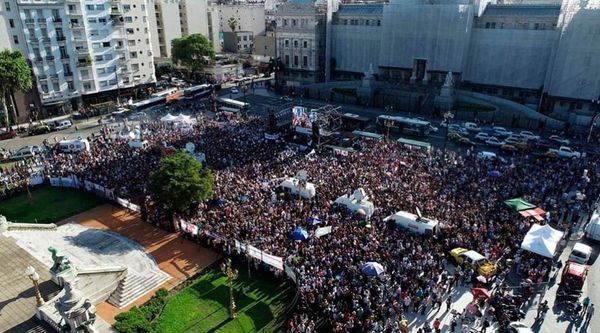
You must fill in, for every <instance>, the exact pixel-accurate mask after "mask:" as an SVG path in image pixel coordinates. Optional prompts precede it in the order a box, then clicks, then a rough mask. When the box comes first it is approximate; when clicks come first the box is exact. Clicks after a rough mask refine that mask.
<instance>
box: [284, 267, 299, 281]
mask: <svg viewBox="0 0 600 333" xmlns="http://www.w3.org/2000/svg"><path fill="white" fill-rule="evenodd" d="M285 273H286V274H287V276H289V277H290V279H292V281H294V283H298V280H297V278H296V272H294V269H293V268H292V266H290V265H285Z"/></svg>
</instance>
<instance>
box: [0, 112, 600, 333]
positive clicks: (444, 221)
mask: <svg viewBox="0 0 600 333" xmlns="http://www.w3.org/2000/svg"><path fill="white" fill-rule="evenodd" d="M263 128H264V126H263V125H262V124H261V122H260V120H258V119H254V118H252V119H249V120H234V121H229V122H227V123H216V122H212V121H207V120H205V119H203V118H199V122H198V123H197V124H196V126H195V127H194V128H193V129H189V130H187V131H176V130H172V129H171V128H170V127H169V126H166V125H164V124H160V123H150V124H145V125H144V126H143V128H142V129H141V131H142V133H143V138H144V139H145V140H148V141H149V142H150V143H151V148H149V149H143V150H140V149H137V150H136V149H132V148H131V147H129V146H128V145H127V142H126V141H125V140H122V139H117V138H115V137H114V136H110V135H104V136H103V137H100V138H97V139H96V140H95V142H94V144H93V148H92V149H91V150H90V151H88V152H83V153H80V154H77V155H65V154H59V153H56V152H53V153H52V154H50V155H49V156H48V157H45V158H39V159H38V160H37V161H36V163H37V164H41V165H43V166H44V167H45V175H46V176H57V175H64V176H66V175H73V174H74V175H77V176H78V177H80V178H81V179H88V180H91V181H93V182H95V183H98V184H100V185H103V186H105V187H107V188H111V189H114V190H115V192H116V193H117V194H118V195H119V196H122V197H127V198H130V199H133V200H138V202H139V200H140V198H143V197H144V196H145V195H147V193H146V191H145V189H146V187H147V185H148V183H147V182H148V179H149V175H150V173H151V172H152V171H153V170H155V169H156V166H157V165H158V163H159V160H160V157H161V156H162V155H163V154H164V153H165V147H167V146H173V147H176V148H182V147H184V146H185V144H186V143H187V142H193V143H194V144H195V145H196V147H197V148H196V149H197V151H201V152H204V153H205V154H206V158H207V165H208V166H209V167H210V168H212V169H213V170H214V174H215V187H214V198H215V199H218V200H219V202H220V204H219V205H213V204H211V202H207V203H202V204H200V205H199V207H198V209H197V211H194V212H193V213H192V214H191V216H188V217H186V218H188V219H189V220H191V221H194V222H195V223H196V224H197V225H198V226H199V228H200V230H201V234H202V235H208V234H216V235H220V236H222V237H223V239H225V240H226V241H225V242H223V241H221V242H219V243H216V244H214V245H215V246H218V247H221V248H222V249H223V250H225V251H230V250H231V247H232V244H231V243H228V241H227V240H229V241H232V240H233V239H238V240H242V241H246V242H249V243H250V244H252V245H254V246H256V247H258V248H260V249H262V250H263V251H265V252H268V253H271V254H273V255H276V256H281V257H283V258H285V261H286V263H287V264H289V265H291V266H293V267H294V268H295V271H296V274H297V276H298V290H299V292H300V301H299V305H298V313H297V314H295V315H294V316H292V319H291V320H290V321H289V323H288V330H289V332H314V331H315V326H316V323H315V320H316V318H317V317H319V316H315V314H320V317H321V318H323V319H324V321H325V325H328V326H327V327H329V329H328V330H330V331H333V332H364V331H376V332H379V331H381V332H384V331H385V332H396V331H398V330H399V325H400V319H401V318H402V316H403V315H405V314H406V313H410V312H412V313H418V314H424V313H427V312H428V311H430V310H431V309H432V308H434V307H436V308H438V309H439V308H442V307H445V309H446V311H448V310H449V308H450V304H451V303H452V302H451V300H452V299H451V298H449V297H451V296H450V295H451V291H452V289H453V288H454V287H455V286H457V285H459V284H469V283H475V281H476V280H475V278H476V277H477V275H478V273H477V272H475V271H474V270H473V269H471V268H469V267H466V266H465V267H462V268H461V269H458V270H457V271H449V270H448V269H447V267H448V265H447V264H448V263H449V262H450V261H451V258H450V257H449V255H448V252H449V250H451V249H453V248H455V247H464V248H467V249H473V250H476V251H478V252H480V253H482V254H483V255H485V256H486V257H488V258H489V259H490V260H491V261H493V262H495V261H498V263H499V265H500V266H501V267H502V266H503V263H505V260H506V259H508V258H515V256H516V257H518V258H522V264H521V261H520V260H519V264H520V266H519V270H520V272H523V274H524V275H525V276H526V277H536V278H537V277H539V276H544V275H547V274H548V270H549V268H548V267H549V263H548V262H545V261H544V260H543V259H539V258H538V259H536V258H535V257H531V256H527V255H525V254H521V253H520V251H518V249H519V245H520V243H521V240H522V238H523V235H524V234H525V233H526V232H527V231H528V230H529V227H530V225H531V222H532V221H531V220H527V219H525V218H523V217H521V216H519V215H518V214H516V213H514V212H513V211H511V210H509V209H507V207H505V206H504V205H503V201H504V200H506V199H510V198H515V197H523V198H524V199H526V200H528V201H530V202H532V203H534V204H536V205H538V206H540V207H542V208H544V209H545V210H546V211H547V212H548V214H547V215H546V216H545V218H546V222H547V223H551V224H552V225H554V226H557V227H558V228H561V229H563V230H566V229H568V228H569V227H570V226H569V225H568V224H564V223H565V221H564V219H563V220H561V219H560V217H561V216H563V214H564V213H565V212H566V211H567V209H568V208H569V207H568V205H567V203H566V200H564V194H565V193H568V192H569V191H571V190H573V189H577V190H580V191H582V192H583V193H584V194H585V195H586V196H587V198H588V200H587V201H585V202H584V205H590V203H591V201H592V198H597V197H598V194H599V193H598V186H597V180H598V174H597V171H598V161H597V160H595V159H591V158H582V159H578V160H573V161H568V162H567V161H563V160H558V159H550V158H543V157H534V156H524V157H520V158H518V159H515V160H509V161H508V162H501V161H496V162H489V161H480V160H478V159H477V158H476V157H475V156H474V155H473V154H470V155H469V156H466V157H462V156H458V155H456V154H454V153H452V152H445V151H441V150H433V151H430V152H426V151H422V150H415V149H409V148H406V147H403V146H400V145H399V144H396V143H395V142H391V141H386V140H384V141H368V140H365V141H361V142H360V143H359V144H358V145H359V148H360V149H359V150H358V152H356V153H352V154H349V155H347V156H340V155H336V154H334V153H333V152H332V151H318V152H316V153H309V154H306V153H305V152H300V151H298V150H296V149H294V148H291V147H289V146H288V145H287V144H286V143H284V142H271V141H266V140H265V139H264V131H263ZM300 170H305V171H306V172H307V174H308V181H309V182H312V183H314V184H315V186H316V196H315V197H314V198H312V199H310V200H297V199H293V198H289V197H287V196H285V195H282V194H278V193H276V192H275V187H276V186H277V184H278V182H279V181H281V177H284V176H293V175H295V174H296V173H297V172H298V171H300ZM492 170H494V171H497V172H498V173H497V175H499V176H494V177H491V176H490V171H492ZM584 170H587V171H584ZM32 171H33V169H31V168H30V166H23V167H18V168H16V169H15V170H14V171H13V172H5V173H3V174H2V179H1V181H2V184H1V185H2V186H3V187H4V188H6V187H7V186H12V187H14V186H18V184H21V183H22V182H23V181H24V180H25V179H26V177H28V173H31V172H32ZM584 173H585V175H586V176H587V178H586V177H583V175H584ZM357 188H363V189H365V191H366V192H367V194H368V195H369V197H370V200H372V201H373V202H374V205H375V207H376V210H375V212H374V214H373V215H372V216H371V218H370V219H369V221H365V217H364V216H362V215H360V214H352V213H350V212H348V211H345V210H343V209H339V208H336V207H334V205H333V202H334V201H335V199H336V198H337V197H339V196H341V195H343V194H351V193H352V192H353V191H354V190H356V189H357ZM242 197H243V198H244V199H243V200H242ZM417 208H418V209H419V210H420V212H421V214H422V215H423V216H425V217H428V218H434V219H437V220H439V221H440V225H441V228H440V231H439V233H438V234H437V235H433V236H429V237H427V236H418V235H413V234H409V233H406V232H404V231H402V230H398V229H396V228H395V227H394V226H392V225H389V224H388V223H385V222H383V219H384V218H385V217H386V216H389V215H391V214H393V213H395V212H397V211H399V210H404V211H409V212H416V210H417ZM584 208H585V207H584ZM154 213H156V212H154ZM564 215H565V216H566V214H564ZM149 216H150V217H149V219H150V220H152V218H153V216H159V215H157V214H152V213H150V214H149ZM314 217H318V218H319V220H321V221H323V224H321V225H317V226H311V225H309V224H308V219H309V218H314ZM559 223H563V224H560V225H559ZM567 223H568V222H567ZM324 225H329V226H332V227H333V229H332V230H333V231H332V233H331V234H328V235H326V236H324V237H321V238H316V237H310V238H309V239H308V240H306V241H295V240H293V239H291V237H290V234H291V232H292V230H294V229H295V228H296V227H304V228H306V229H307V230H308V231H309V233H310V234H312V232H313V231H314V230H315V228H317V227H322V226H324ZM517 253H518V255H517ZM371 261H373V262H378V263H380V264H382V265H383V266H384V267H385V273H384V274H383V275H382V276H379V277H377V278H372V277H367V276H365V275H364V274H362V272H361V270H360V267H361V265H362V264H363V263H365V262H371ZM443 304H447V305H445V306H444V305H443Z"/></svg>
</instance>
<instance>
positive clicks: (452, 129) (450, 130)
mask: <svg viewBox="0 0 600 333" xmlns="http://www.w3.org/2000/svg"><path fill="white" fill-rule="evenodd" d="M448 133H458V134H460V135H469V131H467V129H466V128H464V127H461V126H460V125H456V124H452V125H450V126H448Z"/></svg>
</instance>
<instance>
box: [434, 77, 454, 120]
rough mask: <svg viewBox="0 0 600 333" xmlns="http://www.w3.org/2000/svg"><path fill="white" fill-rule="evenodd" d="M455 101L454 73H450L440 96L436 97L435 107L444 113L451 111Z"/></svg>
mask: <svg viewBox="0 0 600 333" xmlns="http://www.w3.org/2000/svg"><path fill="white" fill-rule="evenodd" d="M454 101H455V98H454V78H453V76H452V72H448V74H446V79H445V80H444V84H443V85H442V88H441V90H440V94H439V95H438V96H435V102H434V105H435V107H436V108H439V109H440V110H442V111H449V110H452V108H453V107H454Z"/></svg>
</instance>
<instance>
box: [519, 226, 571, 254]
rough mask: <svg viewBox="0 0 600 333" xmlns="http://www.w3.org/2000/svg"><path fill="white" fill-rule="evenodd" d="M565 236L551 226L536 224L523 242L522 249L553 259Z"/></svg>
mask: <svg viewBox="0 0 600 333" xmlns="http://www.w3.org/2000/svg"><path fill="white" fill-rule="evenodd" d="M563 235H564V232H562V231H559V230H556V229H554V228H552V227H551V226H549V225H544V226H542V225H539V224H534V225H532V226H531V229H529V232H528V233H527V235H525V238H524V239H523V242H521V248H522V249H523V250H526V251H529V252H532V253H536V254H539V255H541V256H543V257H547V258H552V257H554V253H555V252H556V247H557V246H558V243H559V242H560V240H561V239H562V237H563Z"/></svg>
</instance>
